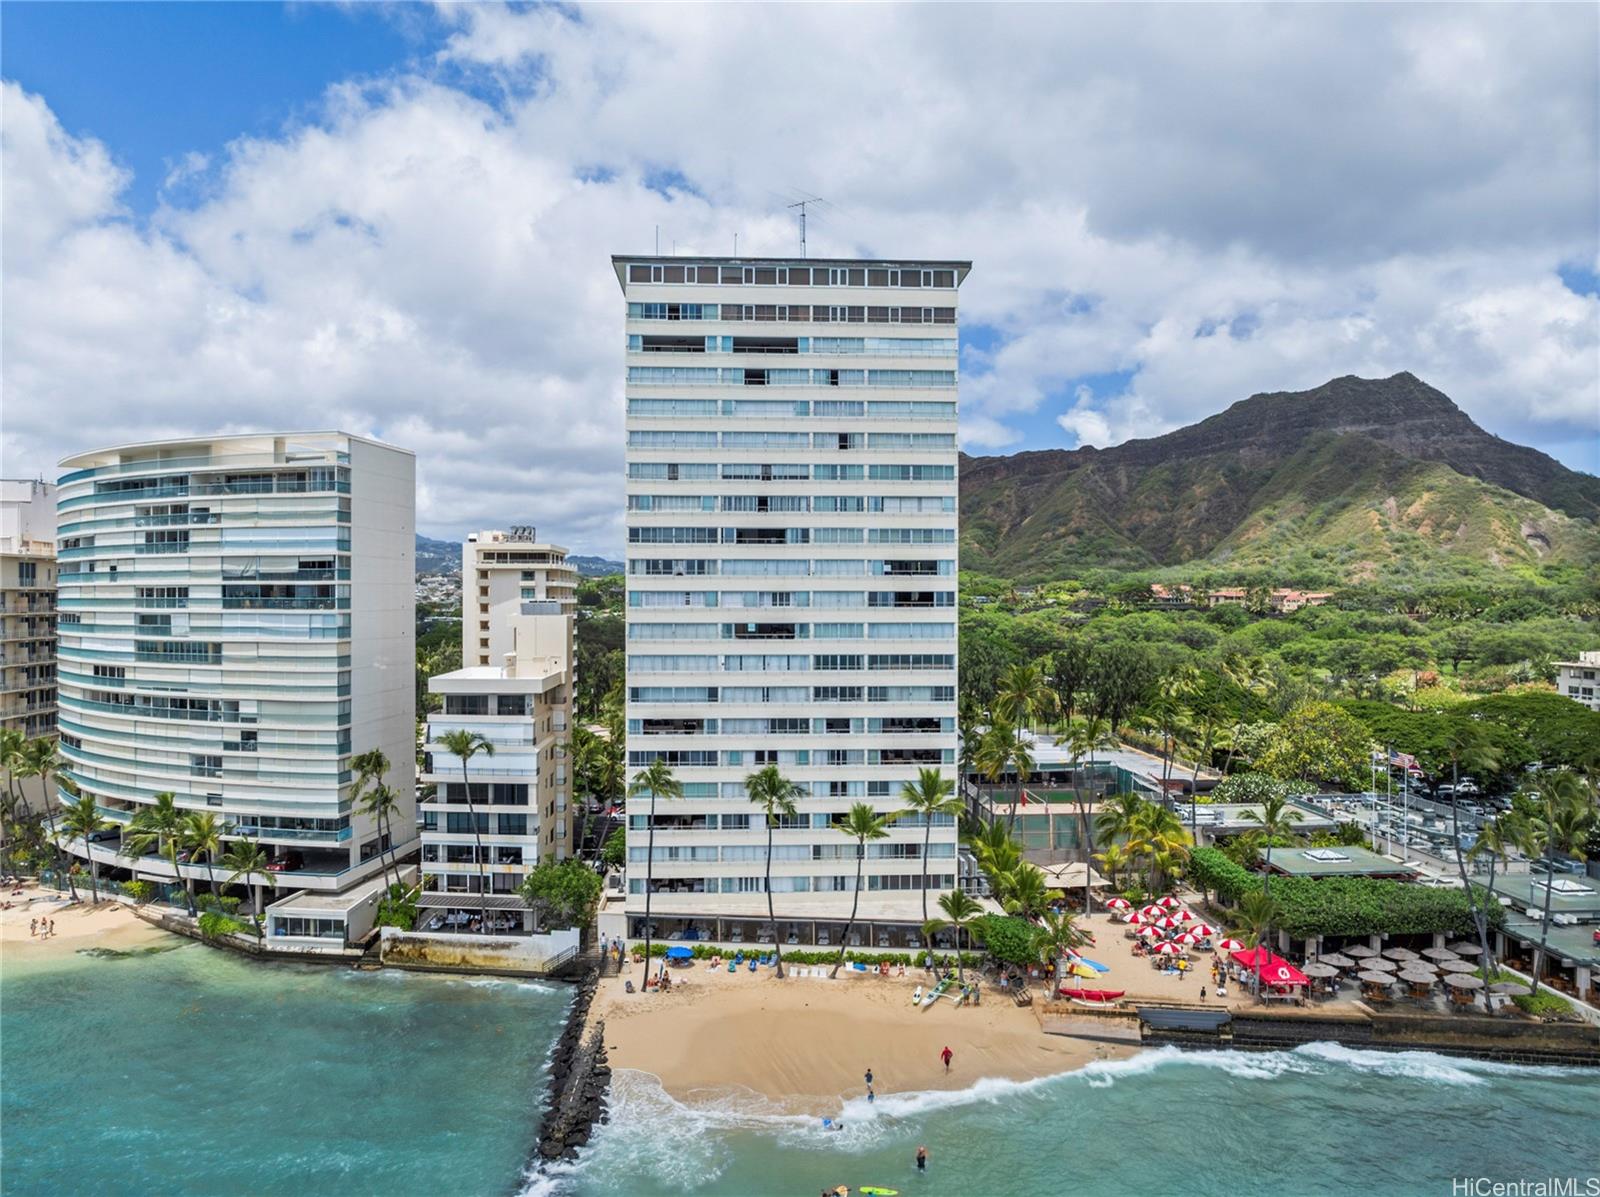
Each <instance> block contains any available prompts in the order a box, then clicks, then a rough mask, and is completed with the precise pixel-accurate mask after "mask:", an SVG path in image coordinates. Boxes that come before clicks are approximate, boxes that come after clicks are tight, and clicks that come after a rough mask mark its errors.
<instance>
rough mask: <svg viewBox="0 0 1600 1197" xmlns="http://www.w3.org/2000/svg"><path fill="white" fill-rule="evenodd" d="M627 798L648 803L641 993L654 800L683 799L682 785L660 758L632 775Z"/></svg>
mask: <svg viewBox="0 0 1600 1197" xmlns="http://www.w3.org/2000/svg"><path fill="white" fill-rule="evenodd" d="M628 797H630V798H645V797H648V798H649V799H650V823H649V826H648V827H647V828H646V834H645V850H644V984H643V985H641V986H640V987H639V992H640V993H645V992H647V991H648V990H649V988H650V939H651V935H650V932H651V930H652V929H653V928H652V926H651V923H650V879H651V875H652V874H653V873H654V871H655V864H656V800H657V799H658V798H665V799H669V800H670V799H673V798H682V797H683V783H682V782H680V781H679V780H678V779H677V778H676V777H674V776H673V775H672V767H671V766H670V765H668V764H667V762H666V761H664V760H662V759H661V758H660V757H659V756H658V757H656V759H655V760H653V761H651V762H650V763H649V764H648V765H646V766H645V767H644V768H643V769H641V770H640V771H639V772H638V773H635V774H634V775H633V784H632V785H630V786H629V787H628Z"/></svg>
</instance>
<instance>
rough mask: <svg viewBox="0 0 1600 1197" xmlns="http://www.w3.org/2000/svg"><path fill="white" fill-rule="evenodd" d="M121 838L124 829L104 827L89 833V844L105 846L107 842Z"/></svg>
mask: <svg viewBox="0 0 1600 1197" xmlns="http://www.w3.org/2000/svg"><path fill="white" fill-rule="evenodd" d="M121 838H122V828H120V827H104V828H101V829H100V830H99V831H91V832H90V833H89V842H90V843H91V844H103V843H105V842H106V841H107V840H120V839H121Z"/></svg>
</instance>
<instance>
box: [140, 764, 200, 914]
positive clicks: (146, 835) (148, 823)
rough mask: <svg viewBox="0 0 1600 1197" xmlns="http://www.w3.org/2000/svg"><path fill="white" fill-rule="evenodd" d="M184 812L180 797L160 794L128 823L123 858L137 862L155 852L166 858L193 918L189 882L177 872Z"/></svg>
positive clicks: (166, 793)
mask: <svg viewBox="0 0 1600 1197" xmlns="http://www.w3.org/2000/svg"><path fill="white" fill-rule="evenodd" d="M183 819H184V814H183V811H181V810H180V809H178V800H177V797H176V796H175V795H174V794H172V793H171V792H170V791H164V792H162V793H160V794H157V795H156V796H155V798H154V799H153V800H152V801H151V803H150V805H148V806H144V807H141V808H140V809H139V810H137V811H135V812H134V815H133V817H132V818H131V819H129V820H128V829H127V831H125V832H124V833H123V835H122V855H125V856H131V857H133V858H134V859H135V860H137V859H138V858H139V857H141V856H143V855H145V853H147V852H149V851H150V850H151V849H152V848H154V849H155V850H156V851H157V852H160V853H161V854H162V855H163V856H165V857H166V858H167V863H168V864H170V865H171V866H172V876H173V878H174V880H175V881H176V882H177V884H178V885H180V886H182V887H183V897H184V902H185V903H186V904H187V905H188V908H189V913H190V915H194V914H196V913H198V912H197V910H196V908H195V904H194V894H193V893H192V892H190V889H189V881H188V878H186V877H185V876H184V875H183V873H182V871H181V870H180V869H179V868H178V837H179V836H180V835H181V833H182V831H183Z"/></svg>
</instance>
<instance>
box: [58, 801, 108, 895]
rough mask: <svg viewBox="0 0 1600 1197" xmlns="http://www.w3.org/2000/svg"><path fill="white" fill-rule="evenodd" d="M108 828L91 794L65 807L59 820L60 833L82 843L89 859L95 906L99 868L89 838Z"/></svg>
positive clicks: (91, 891) (98, 888)
mask: <svg viewBox="0 0 1600 1197" xmlns="http://www.w3.org/2000/svg"><path fill="white" fill-rule="evenodd" d="M110 826H111V823H110V821H109V820H107V819H105V818H104V817H102V816H101V814H100V809H99V808H98V807H97V806H95V804H94V795H92V794H80V795H79V796H78V800H77V801H76V802H74V803H73V804H72V805H71V806H69V807H67V813H66V816H65V817H64V818H63V819H62V820H61V829H62V831H64V832H66V833H67V835H68V836H69V837H71V838H73V839H81V840H82V841H83V854H84V855H85V856H87V857H88V858H89V892H90V893H91V894H92V895H93V896H94V902H95V904H96V905H99V903H100V866H99V865H98V864H97V863H96V862H95V859H94V852H93V850H92V849H91V848H90V846H89V837H90V836H91V835H93V834H94V833H95V832H97V831H103V830H105V829H106V828H107V827H110Z"/></svg>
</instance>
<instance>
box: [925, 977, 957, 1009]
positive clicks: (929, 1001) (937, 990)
mask: <svg viewBox="0 0 1600 1197" xmlns="http://www.w3.org/2000/svg"><path fill="white" fill-rule="evenodd" d="M953 983H954V982H953V981H952V979H951V978H949V977H946V978H944V980H942V981H940V982H939V983H938V984H937V985H935V986H934V987H933V988H932V989H930V990H928V992H927V993H926V994H925V995H924V996H923V998H922V1008H923V1009H924V1010H926V1009H927V1008H928V1007H929V1006H931V1005H933V1004H934V1003H935V1002H937V1001H938V1000H939V999H940V998H942V997H943V996H944V994H945V990H947V989H949V988H950V986H951V985H952V984H953Z"/></svg>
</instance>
